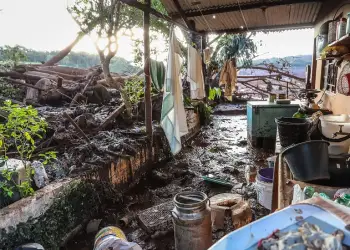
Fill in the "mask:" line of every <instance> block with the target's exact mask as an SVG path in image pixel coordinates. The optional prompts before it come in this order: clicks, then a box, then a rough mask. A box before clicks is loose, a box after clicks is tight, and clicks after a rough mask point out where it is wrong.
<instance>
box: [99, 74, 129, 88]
mask: <svg viewBox="0 0 350 250" xmlns="http://www.w3.org/2000/svg"><path fill="white" fill-rule="evenodd" d="M112 78H113V84H114V85H113V86H110V85H109V84H108V83H107V81H106V79H101V80H98V81H97V84H101V85H103V86H105V87H107V88H117V87H118V84H119V86H124V83H125V80H126V78H123V77H121V76H115V77H114V76H113V77H112Z"/></svg>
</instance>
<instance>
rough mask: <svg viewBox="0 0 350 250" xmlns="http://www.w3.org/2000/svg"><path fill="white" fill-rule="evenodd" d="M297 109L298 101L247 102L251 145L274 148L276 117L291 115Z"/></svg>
mask: <svg viewBox="0 0 350 250" xmlns="http://www.w3.org/2000/svg"><path fill="white" fill-rule="evenodd" d="M298 109H299V102H298V101H293V102H291V103H290V104H275V103H269V102H268V101H251V102H248V103H247V119H248V121H247V133H248V139H249V142H250V144H251V145H252V146H253V147H257V148H264V149H274V147H275V141H276V128H277V126H276V123H275V118H277V117H282V116H283V117H292V116H293V114H294V113H295V112H297V111H298Z"/></svg>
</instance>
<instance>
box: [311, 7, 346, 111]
mask: <svg viewBox="0 0 350 250" xmlns="http://www.w3.org/2000/svg"><path fill="white" fill-rule="evenodd" d="M344 3H348V1H343V2H342V3H341V4H339V5H338V6H337V7H335V8H333V9H332V10H330V12H329V13H328V15H326V16H325V17H324V18H323V19H322V20H320V21H319V22H318V23H317V24H316V25H315V29H314V30H315V33H314V35H315V37H316V36H317V35H318V33H319V29H320V27H321V25H322V24H323V23H324V22H326V21H327V20H332V19H333V17H334V15H335V14H336V11H337V9H339V7H340V6H341V5H343V4H344ZM349 12H350V4H347V5H345V6H343V7H341V8H340V9H339V11H338V12H337V14H336V15H337V16H338V15H340V14H341V15H342V16H343V17H346V18H347V13H349ZM338 72H340V69H339V70H338ZM322 77H323V76H322V60H317V66H316V78H315V79H316V80H315V88H316V89H321V80H322ZM322 94H323V93H320V95H319V96H321V95H322ZM322 107H323V108H327V109H329V110H332V111H333V113H334V114H350V96H344V95H341V94H338V93H331V92H326V93H325V95H323V104H322Z"/></svg>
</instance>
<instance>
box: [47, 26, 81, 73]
mask: <svg viewBox="0 0 350 250" xmlns="http://www.w3.org/2000/svg"><path fill="white" fill-rule="evenodd" d="M83 36H84V34H83V33H82V32H79V33H78V35H77V37H76V38H75V39H74V41H73V42H72V43H71V44H69V45H68V46H67V47H66V48H64V49H63V50H61V51H60V52H59V53H58V54H57V55H55V56H53V57H52V58H51V59H50V60H48V61H47V62H46V63H44V65H45V66H52V65H55V64H56V63H58V62H59V61H61V60H62V59H63V58H65V57H66V56H67V55H68V54H69V53H70V52H71V50H72V49H73V48H74V46H75V45H76V44H77V43H78V42H79V41H80V40H81V38H82V37H83Z"/></svg>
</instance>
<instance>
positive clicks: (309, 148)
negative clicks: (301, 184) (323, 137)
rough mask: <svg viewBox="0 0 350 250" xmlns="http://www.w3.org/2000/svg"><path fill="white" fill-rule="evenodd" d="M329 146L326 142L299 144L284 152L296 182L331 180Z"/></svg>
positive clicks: (283, 154)
mask: <svg viewBox="0 0 350 250" xmlns="http://www.w3.org/2000/svg"><path fill="white" fill-rule="evenodd" d="M328 145H329V143H328V142H326V141H316V140H315V141H308V142H303V143H299V144H296V145H293V146H290V147H289V148H287V149H285V150H284V151H283V152H282V156H283V157H284V159H285V161H286V162H287V164H288V167H289V169H290V171H291V172H292V173H293V176H294V178H295V179H296V180H299V181H313V180H322V179H329V178H330V176H329V172H328V160H329V159H328Z"/></svg>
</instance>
